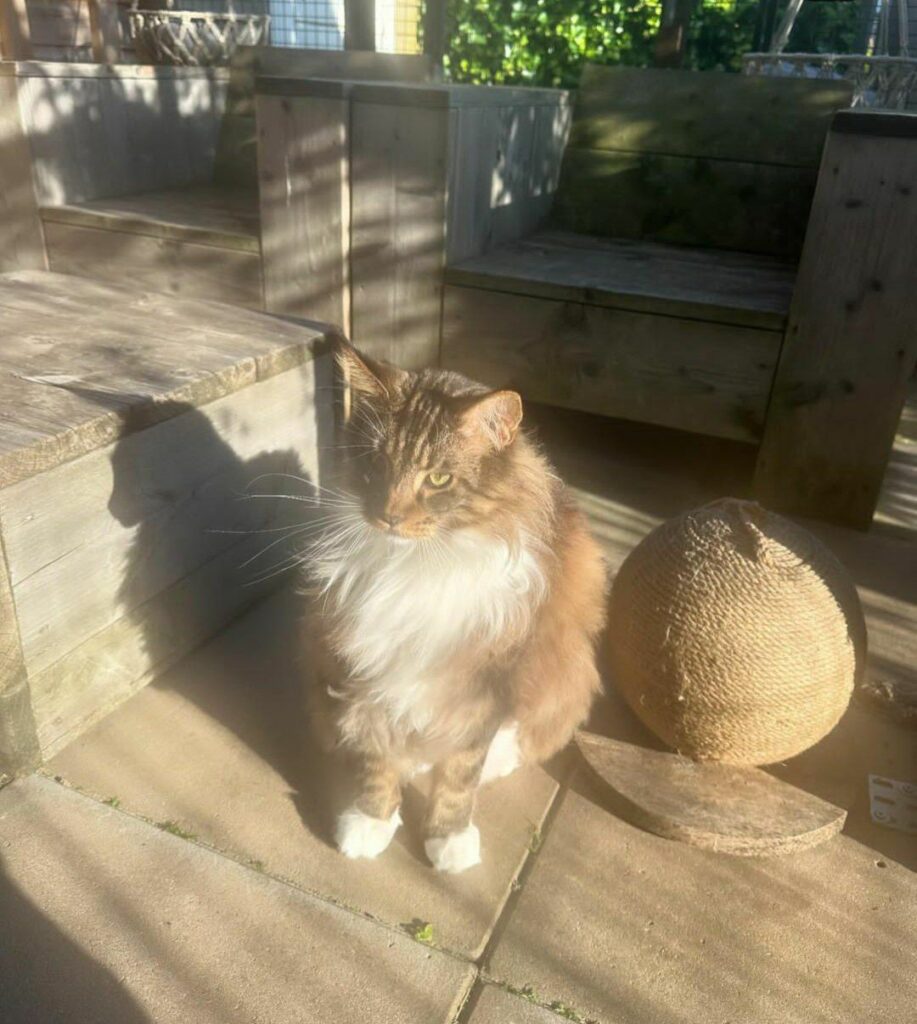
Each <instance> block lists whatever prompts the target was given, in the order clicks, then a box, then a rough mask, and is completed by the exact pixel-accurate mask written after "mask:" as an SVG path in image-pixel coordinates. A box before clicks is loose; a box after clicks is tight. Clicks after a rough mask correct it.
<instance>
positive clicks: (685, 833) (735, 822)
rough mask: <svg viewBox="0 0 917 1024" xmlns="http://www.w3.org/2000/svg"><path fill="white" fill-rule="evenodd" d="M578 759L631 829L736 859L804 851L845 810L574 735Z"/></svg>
mask: <svg viewBox="0 0 917 1024" xmlns="http://www.w3.org/2000/svg"><path fill="white" fill-rule="evenodd" d="M576 743H577V746H578V747H579V749H580V753H581V754H582V755H583V757H584V758H585V759H586V762H587V763H588V765H589V766H590V768H591V769H592V770H593V771H594V772H595V774H596V775H598V777H599V778H600V779H601V780H602V781H603V782H605V783H607V785H609V786H610V787H611V788H612V790H613V791H614V793H615V794H617V795H618V796H619V797H620V798H622V799H621V801H619V803H621V804H622V813H623V815H624V816H625V817H628V818H629V819H630V820H631V821H632V822H633V824H635V825H639V826H640V827H641V828H645V829H647V831H649V832H655V833H656V834H657V835H660V836H664V837H665V838H666V839H677V840H679V841H680V842H683V843H688V844H689V845H690V846H699V847H701V848H702V849H705V850H716V851H717V852H718V853H731V854H736V855H738V856H742V857H762V856H768V855H771V854H778V853H791V852H794V851H797V850H805V849H808V848H809V847H810V846H815V845H817V844H818V843H821V842H824V841H825V840H826V839H829V838H830V837H831V836H833V835H835V834H836V833H838V832H840V830H841V829H842V828H843V827H844V822H845V821H846V819H847V811H846V810H845V809H844V808H843V807H839V806H837V805H835V804H833V803H830V802H829V801H827V800H823V799H821V798H820V797H817V796H813V795H812V794H811V793H808V792H806V791H805V790H802V789H798V788H797V787H796V786H792V785H790V784H789V783H787V782H782V781H780V780H779V779H775V778H774V777H773V776H772V775H769V774H768V773H767V772H763V771H761V769H759V768H747V767H737V766H735V765H725V764H715V763H712V762H697V761H692V760H691V759H690V758H687V757H683V756H681V755H680V754H671V753H668V752H666V751H661V750H650V749H647V748H646V747H640V746H636V745H634V744H633V743H624V742H622V741H620V740H613V739H609V738H608V737H606V736H597V735H595V734H594V733H589V732H580V733H578V734H577V737H576Z"/></svg>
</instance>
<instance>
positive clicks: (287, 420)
mask: <svg viewBox="0 0 917 1024" xmlns="http://www.w3.org/2000/svg"><path fill="white" fill-rule="evenodd" d="M311 370H312V366H311V364H309V365H306V366H304V367H302V368H301V370H300V371H293V372H290V373H285V374H281V375H279V376H277V377H273V378H271V379H270V380H268V381H265V382H263V383H259V384H253V385H251V386H250V387H248V388H245V389H244V390H242V391H240V392H237V393H236V394H233V395H230V396H227V397H226V398H222V399H220V400H218V401H217V402H213V403H210V404H208V405H204V406H202V407H201V408H200V409H199V410H189V411H188V412H185V413H182V414H180V415H178V416H177V417H175V418H173V419H169V420H167V421H166V422H164V423H161V424H157V425H156V426H153V427H151V428H149V429H147V430H143V431H140V432H138V433H135V434H131V435H129V436H128V437H126V438H125V439H124V440H122V441H119V442H118V443H117V444H116V445H115V446H113V447H110V448H106V449H101V450H99V451H96V452H92V453H90V454H89V455H86V456H84V457H83V458H82V459H78V460H76V461H74V462H69V463H66V464H65V465H63V466H60V467H58V468H57V469H55V470H52V471H50V472H48V473H42V474H40V475H39V476H36V477H32V478H30V479H29V480H25V481H22V482H20V483H18V484H14V485H13V486H12V487H9V488H7V489H6V490H5V491H4V492H3V502H4V521H5V529H6V538H7V539H6V543H7V550H8V557H9V565H10V579H11V582H12V586H13V594H14V597H15V601H16V607H17V609H18V613H19V628H20V633H21V637H22V649H23V654H24V657H25V660H26V666H27V668H28V670H29V672H30V673H35V672H38V671H41V670H43V669H45V668H47V667H48V666H49V665H50V664H52V663H53V662H54V661H56V660H57V659H58V658H60V657H62V656H63V655H64V654H65V653H66V652H67V651H68V650H70V648H71V647H73V646H74V645H75V644H76V643H78V642H79V641H80V640H81V639H82V638H83V637H85V636H86V635H89V634H92V633H95V632H98V631H99V630H101V629H103V628H105V627H106V626H108V625H109V624H110V623H111V622H112V621H113V620H114V619H115V618H116V617H117V616H118V615H119V614H121V613H123V612H124V611H129V610H130V609H131V608H132V607H133V606H135V605H136V604H138V603H141V602H143V601H145V600H147V599H148V598H149V597H151V596H152V595H153V594H154V593H156V592H158V591H159V590H162V589H163V588H164V587H167V586H170V585H171V584H172V583H174V582H175V581H176V580H178V579H180V578H181V577H182V576H184V575H186V574H187V573H188V572H190V571H191V570H192V569H194V568H196V567H197V566H198V565H200V564H202V563H203V562H205V561H207V560H208V559H210V558H212V557H214V556H215V555H216V554H217V553H218V552H219V551H221V550H223V549H225V548H226V547H227V546H228V545H229V544H230V543H234V542H235V541H237V539H238V538H237V536H236V535H234V534H226V533H222V532H218V531H224V530H243V531H245V530H258V529H264V528H267V527H268V526H270V525H271V522H270V521H269V520H270V514H269V513H273V512H274V511H276V508H277V506H278V504H280V505H281V506H282V505H283V503H282V502H280V503H278V502H269V501H264V500H256V499H252V500H251V501H245V500H242V501H239V500H238V499H239V497H240V496H241V495H244V494H245V493H246V491H247V488H248V487H249V485H250V484H251V482H252V480H254V479H255V478H256V477H259V476H261V475H262V474H265V473H267V474H275V473H293V474H297V475H302V474H303V473H305V474H307V475H308V477H309V478H310V479H313V480H314V479H316V477H317V472H318V468H317V465H316V464H315V459H314V450H315V445H316V439H315V430H316V423H315V412H314V408H312V391H313V383H312V373H311ZM268 441H269V443H270V447H269V448H266V447H265V446H266V443H267V442H268ZM277 484H278V479H277V478H273V479H269V480H265V481H263V487H262V488H260V489H263V490H266V491H269V492H271V491H274V490H276V488H277ZM256 490H259V488H257V487H256ZM300 490H302V491H305V490H306V488H305V485H304V486H303V487H302V488H300ZM294 493H295V491H294ZM268 539H270V538H268ZM268 564H270V563H268ZM90 579H91V580H92V586H91V588H88V589H87V588H86V580H90Z"/></svg>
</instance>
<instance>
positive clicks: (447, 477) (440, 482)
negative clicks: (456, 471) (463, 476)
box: [425, 473, 452, 489]
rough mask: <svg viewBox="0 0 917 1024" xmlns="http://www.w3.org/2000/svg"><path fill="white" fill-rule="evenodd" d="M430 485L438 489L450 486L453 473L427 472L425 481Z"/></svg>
mask: <svg viewBox="0 0 917 1024" xmlns="http://www.w3.org/2000/svg"><path fill="white" fill-rule="evenodd" d="M425 482H426V483H427V484H429V485H430V487H435V488H437V489H439V488H442V487H448V486H449V484H451V483H452V474H451V473H427V479H426V481H425Z"/></svg>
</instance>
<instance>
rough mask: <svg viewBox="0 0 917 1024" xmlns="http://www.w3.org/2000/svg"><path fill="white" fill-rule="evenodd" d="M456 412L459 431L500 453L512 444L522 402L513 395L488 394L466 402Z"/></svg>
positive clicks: (505, 392) (510, 393)
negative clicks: (460, 428)
mask: <svg viewBox="0 0 917 1024" xmlns="http://www.w3.org/2000/svg"><path fill="white" fill-rule="evenodd" d="M463 404H464V407H463V409H462V411H461V412H460V414H459V416H460V423H461V427H462V430H463V431H464V432H465V433H466V434H467V435H469V436H473V437H478V438H480V439H482V440H484V441H486V442H487V443H488V444H489V445H490V446H491V447H492V448H494V449H496V450H497V451H501V450H502V449H504V448H507V447H508V446H509V445H511V444H512V443H513V441H514V440H515V437H516V433H517V431H518V430H519V424H520V423H521V422H522V399H521V398H520V397H519V395H517V394H516V392H515V391H492V392H491V393H490V394H489V395H482V396H481V397H475V398H474V399H471V400H468V399H466V400H465V402H464V403H463Z"/></svg>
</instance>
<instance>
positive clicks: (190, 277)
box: [44, 219, 264, 309]
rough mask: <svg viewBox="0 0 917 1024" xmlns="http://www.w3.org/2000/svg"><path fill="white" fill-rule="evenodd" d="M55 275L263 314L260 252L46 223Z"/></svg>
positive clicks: (49, 252) (74, 225)
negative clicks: (85, 277)
mask: <svg viewBox="0 0 917 1024" xmlns="http://www.w3.org/2000/svg"><path fill="white" fill-rule="evenodd" d="M44 230H45V242H46V244H47V247H48V262H49V265H50V268H51V270H55V271H58V272H59V273H61V274H76V275H78V276H83V275H85V276H87V277H91V278H101V279H102V280H106V281H112V282H114V283H116V284H124V285H128V284H133V285H134V286H135V287H138V288H142V289H149V290H151V291H155V292H162V293H163V294H166V295H172V296H177V297H181V298H188V299H211V300H214V301H216V302H231V303H233V304H235V305H238V306H245V307H247V308H249V309H263V308H264V299H263V295H262V285H261V257H260V255H259V254H258V253H257V252H250V251H249V252H246V251H245V250H244V249H237V248H232V249H228V248H223V247H222V246H214V245H201V244H199V243H197V242H185V241H179V240H178V238H175V237H161V236H157V235H155V234H149V235H146V234H137V233H135V232H132V231H117V230H116V231H112V230H109V229H107V228H102V229H100V228H95V227H89V226H86V225H76V224H64V223H61V222H60V221H59V220H57V219H53V220H52V219H45V221H44Z"/></svg>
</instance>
